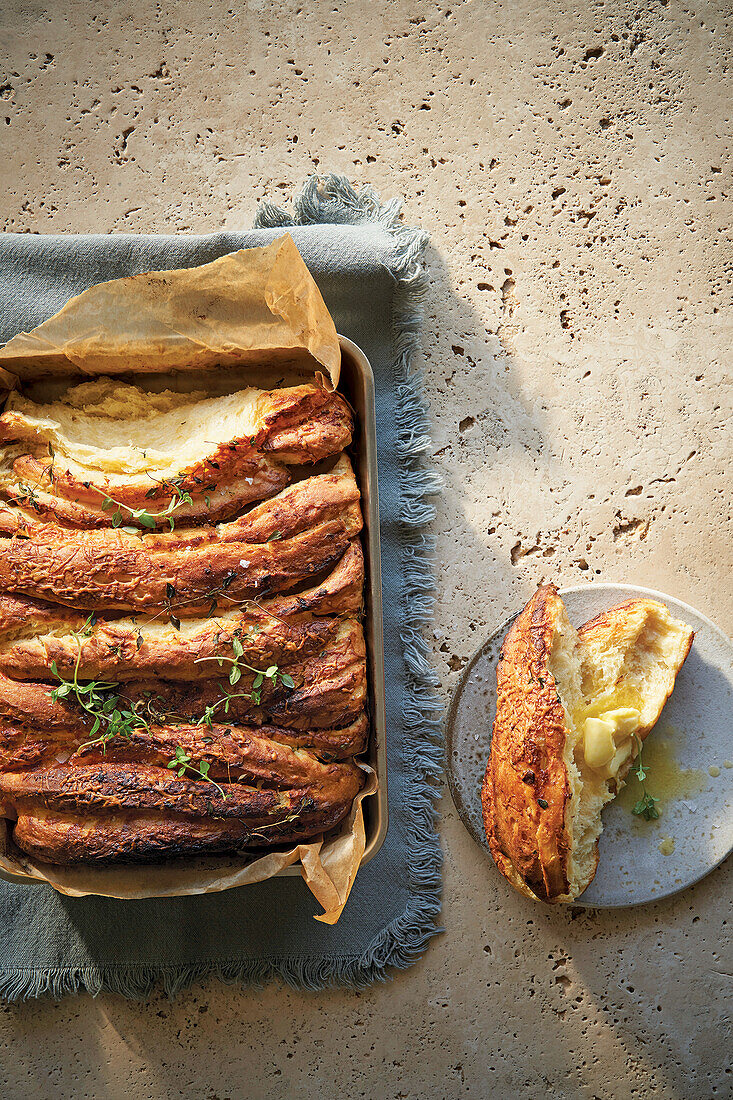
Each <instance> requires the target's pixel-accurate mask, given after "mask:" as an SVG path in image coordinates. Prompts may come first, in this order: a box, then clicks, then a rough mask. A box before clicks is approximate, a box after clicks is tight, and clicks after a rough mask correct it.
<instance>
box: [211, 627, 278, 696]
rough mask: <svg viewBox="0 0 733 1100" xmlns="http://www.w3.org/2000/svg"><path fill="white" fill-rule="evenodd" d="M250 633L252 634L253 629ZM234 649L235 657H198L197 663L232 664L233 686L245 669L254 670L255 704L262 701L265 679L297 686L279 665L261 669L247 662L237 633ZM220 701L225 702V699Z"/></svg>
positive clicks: (230, 680)
mask: <svg viewBox="0 0 733 1100" xmlns="http://www.w3.org/2000/svg"><path fill="white" fill-rule="evenodd" d="M250 634H252V632H251V631H250ZM232 650H233V651H234V656H233V657H221V656H219V657H198V658H197V660H196V662H195V663H196V664H199V663H200V662H202V661H216V662H217V664H218V665H219V668H223V666H224V663H225V662H226V663H227V664H230V665H231V666H232V667H231V668H230V670H229V683H230V684H231V685H232V687H233V686H234V685H235V684H238V683H239V681H240V680H241V678H242V676H243V670H247V671H249V672H254V674H255V678H254V680H253V681H252V690H251V691H250V692H249V698H250V699H251V700H252V702H253V703H254V704H255V706H259V705H260V702H261V701H262V687H263V685H264V683H265V680H269V682H270V683H271V684H272V686H273V687H274V686H275V684H276V683H277V681H278V680H279V681H280V683H281V684H282V685H283V687H286V688H290V689H292V688H294V687H295V683H294V681H293V678H292V676H290V675H289V674H288V673H287V672H282V671H281V670H280V668H279V667H278V666H277V665H270V666H269V668H265V669H261V668H255V667H254V666H253V665H250V664H247V662H246V661H245V660H244V646H243V645H242V642H241V641H240V639H239V638H238V637H237V635H236V634H235V635H234V636H233V638H232ZM228 698H232V696H231V695H228ZM220 701H221V702H223V701H224V700H220ZM227 710H228V707H227Z"/></svg>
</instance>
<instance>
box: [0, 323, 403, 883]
mask: <svg viewBox="0 0 733 1100" xmlns="http://www.w3.org/2000/svg"><path fill="white" fill-rule="evenodd" d="M339 342H340V344H341V356H342V358H341V377H340V380H339V386H338V389H339V392H341V393H343V395H344V397H345V398H346V400H347V401H348V402H349V404H350V405H351V407H352V409H353V410H354V413H355V421H356V422H355V429H354V438H353V441H352V444H351V447H350V456H351V459H352V461H353V464H354V470H355V473H356V480H357V484H358V485H359V489H360V491H361V503H362V513H363V517H364V527H363V531H362V546H363V549H364V567H365V593H364V597H365V598H364V607H365V614H364V636H365V641H366V650H367V680H368V714H369V741H368V746H367V752H366V754H365V760H366V763H367V764H369V766H370V767H371V768H373V770H374V771H375V772H376V775H377V780H378V787H377V790H376V791H375V793H374V794H373V795H370V796H368V797H367V798H365V799H364V801H363V803H362V805H363V809H364V825H365V831H366V846H365V849H364V855H363V856H362V860H361V866H363V865H364V864H365V863H368V862H369V860H370V859H372V858H373V856H375V855H376V854H377V852H378V851H379V849H380V848H381V847H382V844H383V843H384V839H385V837H386V835H387V748H386V735H387V728H386V726H387V718H386V708H385V685H384V626H383V618H382V572H381V558H380V549H379V492H378V488H377V431H376V416H375V406H374V374H373V372H372V368H371V365H370V363H369V360H368V359H367V357H366V355H365V354H364V352H363V351H362V350H361V348H359V347H357V345H356V344H355V343H353V341H351V340H349V339H347V338H346V337H345V336H339ZM208 858H211V859H212V861H213V860H215V859H216V857H215V856H212V857H199V859H208ZM279 876H288V877H297V878H300V877H301V871H300V864H299V863H295V864H293V865H292V866H290V867H286V868H284V869H283V870H282V871H279V872H278V875H275V876H274V877H275V878H277V877H279ZM0 879H4V880H5V881H7V882H14V883H18V884H20V885H25V886H32V885H46V884H45V883H44V882H42V881H41V880H38V879H32V878H25V877H20V876H16V875H12V874H10V873H9V872H7V871H3V870H2V869H0ZM103 896H114V895H103Z"/></svg>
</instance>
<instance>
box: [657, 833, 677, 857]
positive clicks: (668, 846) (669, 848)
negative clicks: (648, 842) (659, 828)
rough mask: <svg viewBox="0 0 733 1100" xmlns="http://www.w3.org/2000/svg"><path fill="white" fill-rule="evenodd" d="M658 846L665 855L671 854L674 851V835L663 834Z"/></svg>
mask: <svg viewBox="0 0 733 1100" xmlns="http://www.w3.org/2000/svg"><path fill="white" fill-rule="evenodd" d="M657 847H658V848H659V851H660V852H661V853H662V855H663V856H671V855H672V852H673V851H674V837H671V836H663V837H662V839H661V840H660V842H659V844H658V845H657Z"/></svg>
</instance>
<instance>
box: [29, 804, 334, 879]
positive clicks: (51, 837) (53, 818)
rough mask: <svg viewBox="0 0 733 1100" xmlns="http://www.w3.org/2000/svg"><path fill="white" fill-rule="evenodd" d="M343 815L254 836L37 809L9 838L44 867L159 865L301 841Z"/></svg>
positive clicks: (151, 817)
mask: <svg viewBox="0 0 733 1100" xmlns="http://www.w3.org/2000/svg"><path fill="white" fill-rule="evenodd" d="M349 809H350V806H349V805H346V806H344V805H342V804H341V803H339V804H334V805H331V806H330V807H327V808H324V809H323V810H322V812H320V813H319V814H317V815H306V814H302V815H301V816H300V817H299V818H298V819H296V821H295V822H291V823H290V825H284V826H282V827H280V828H268V829H267V831H266V832H260V833H258V832H257V825H256V824H254V823H252V822H251V821H248V820H246V819H242V818H227V819H226V820H220V819H212V818H198V817H190V816H186V817H184V816H182V815H178V814H175V813H171V812H161V813H156V812H155V811H150V810H148V811H142V810H141V811H135V810H127V811H121V812H118V813H114V814H108V815H105V816H104V817H103V818H98V817H96V816H95V815H88V814H85V815H84V816H77V815H74V814H68V813H60V812H58V811H49V810H47V809H45V807H43V806H37V807H35V808H34V811H33V812H32V813H25V812H22V813H21V814H19V816H18V820H17V822H16V823H15V826H14V828H13V833H12V835H13V840H14V841H15V843H16V844H17V846H18V847H19V848H20V849H21V851H24V852H25V853H26V854H27V855H29V856H32V857H33V858H34V859H38V860H42V861H44V862H45V863H51V864H57V865H58V864H61V865H69V864H92V865H95V864H99V865H105V866H107V865H110V866H113V865H115V864H126V863H160V862H166V861H168V860H170V859H176V858H181V857H185V856H196V855H213V854H222V853H236V852H245V851H252V850H255V851H257V850H259V851H262V850H263V849H266V848H267V847H274V846H275V845H277V846H282V845H288V844H296V843H298V842H300V841H307V840H310V839H312V838H314V837H317V836H318V835H319V834H321V833H325V832H328V830H329V829H333V828H335V827H336V826H337V825H338V824H339V823H340V822H341V821H342V820H343V818H344V817H345V816H346V814H347V813H348V812H349ZM266 838H269V839H268V840H266Z"/></svg>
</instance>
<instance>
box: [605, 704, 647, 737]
mask: <svg viewBox="0 0 733 1100" xmlns="http://www.w3.org/2000/svg"><path fill="white" fill-rule="evenodd" d="M601 718H602V719H603V721H604V722H611V723H612V725H613V726H614V727H615V732H614V740H615V741H616V742H618V741H619V740H620V739H623V738H624V737H631V734H632V733H634V731H635V730H638V728H639V719H640V718H641V714H640V713H639V711H638V710H634V708H633V707H619V708H618V710H607V711H606V713H605V714H602V715H601ZM619 735H620V737H619Z"/></svg>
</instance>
